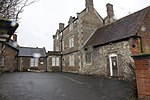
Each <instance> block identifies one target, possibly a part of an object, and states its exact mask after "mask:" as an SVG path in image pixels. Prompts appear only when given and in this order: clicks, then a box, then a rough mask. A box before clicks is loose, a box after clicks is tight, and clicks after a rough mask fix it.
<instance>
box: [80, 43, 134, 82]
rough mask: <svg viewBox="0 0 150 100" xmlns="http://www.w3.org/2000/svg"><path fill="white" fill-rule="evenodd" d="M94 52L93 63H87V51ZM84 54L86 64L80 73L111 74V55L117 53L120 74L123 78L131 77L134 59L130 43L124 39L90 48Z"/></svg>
mask: <svg viewBox="0 0 150 100" xmlns="http://www.w3.org/2000/svg"><path fill="white" fill-rule="evenodd" d="M86 52H92V63H91V64H90V65H88V64H86V60H85V53H86ZM85 53H84V55H83V59H84V66H83V68H82V69H81V71H80V73H83V74H95V75H105V76H110V63H109V55H111V54H116V55H117V62H118V74H119V77H120V78H121V79H130V78H131V77H132V76H131V75H132V71H131V69H130V67H133V59H132V57H131V52H130V43H129V42H128V41H122V42H117V43H111V44H108V45H105V46H100V47H97V48H92V47H91V48H88V49H87V50H86V51H85Z"/></svg>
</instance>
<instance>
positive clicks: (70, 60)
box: [69, 54, 74, 66]
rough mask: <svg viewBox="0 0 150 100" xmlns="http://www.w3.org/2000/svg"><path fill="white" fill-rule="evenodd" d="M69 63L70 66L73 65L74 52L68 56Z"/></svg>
mask: <svg viewBox="0 0 150 100" xmlns="http://www.w3.org/2000/svg"><path fill="white" fill-rule="evenodd" d="M69 65H70V66H74V54H71V55H70V56H69Z"/></svg>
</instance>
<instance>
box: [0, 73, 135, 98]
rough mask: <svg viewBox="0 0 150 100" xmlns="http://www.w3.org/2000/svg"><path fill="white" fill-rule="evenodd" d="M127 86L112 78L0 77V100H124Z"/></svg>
mask: <svg viewBox="0 0 150 100" xmlns="http://www.w3.org/2000/svg"><path fill="white" fill-rule="evenodd" d="M131 94H132V90H131V88H130V84H129V83H128V82H126V81H120V80H117V79H115V78H111V79H107V78H104V77H93V76H84V75H77V74H70V73H34V72H15V73H7V74H3V75H0V100H126V98H128V97H129V96H130V95H131Z"/></svg>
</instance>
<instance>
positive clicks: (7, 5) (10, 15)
mask: <svg viewBox="0 0 150 100" xmlns="http://www.w3.org/2000/svg"><path fill="white" fill-rule="evenodd" d="M35 2H37V0H0V17H1V18H5V19H12V20H14V21H16V22H17V21H18V20H19V19H20V18H19V14H20V13H22V12H23V9H24V7H26V6H29V5H31V4H33V3H35Z"/></svg>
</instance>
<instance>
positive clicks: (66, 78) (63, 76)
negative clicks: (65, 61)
mask: <svg viewBox="0 0 150 100" xmlns="http://www.w3.org/2000/svg"><path fill="white" fill-rule="evenodd" d="M57 75H58V76H61V77H63V78H66V79H69V80H71V81H73V82H75V83H78V84H81V85H84V83H82V82H80V81H77V80H75V79H73V78H70V77H67V76H64V75H59V74H57Z"/></svg>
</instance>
